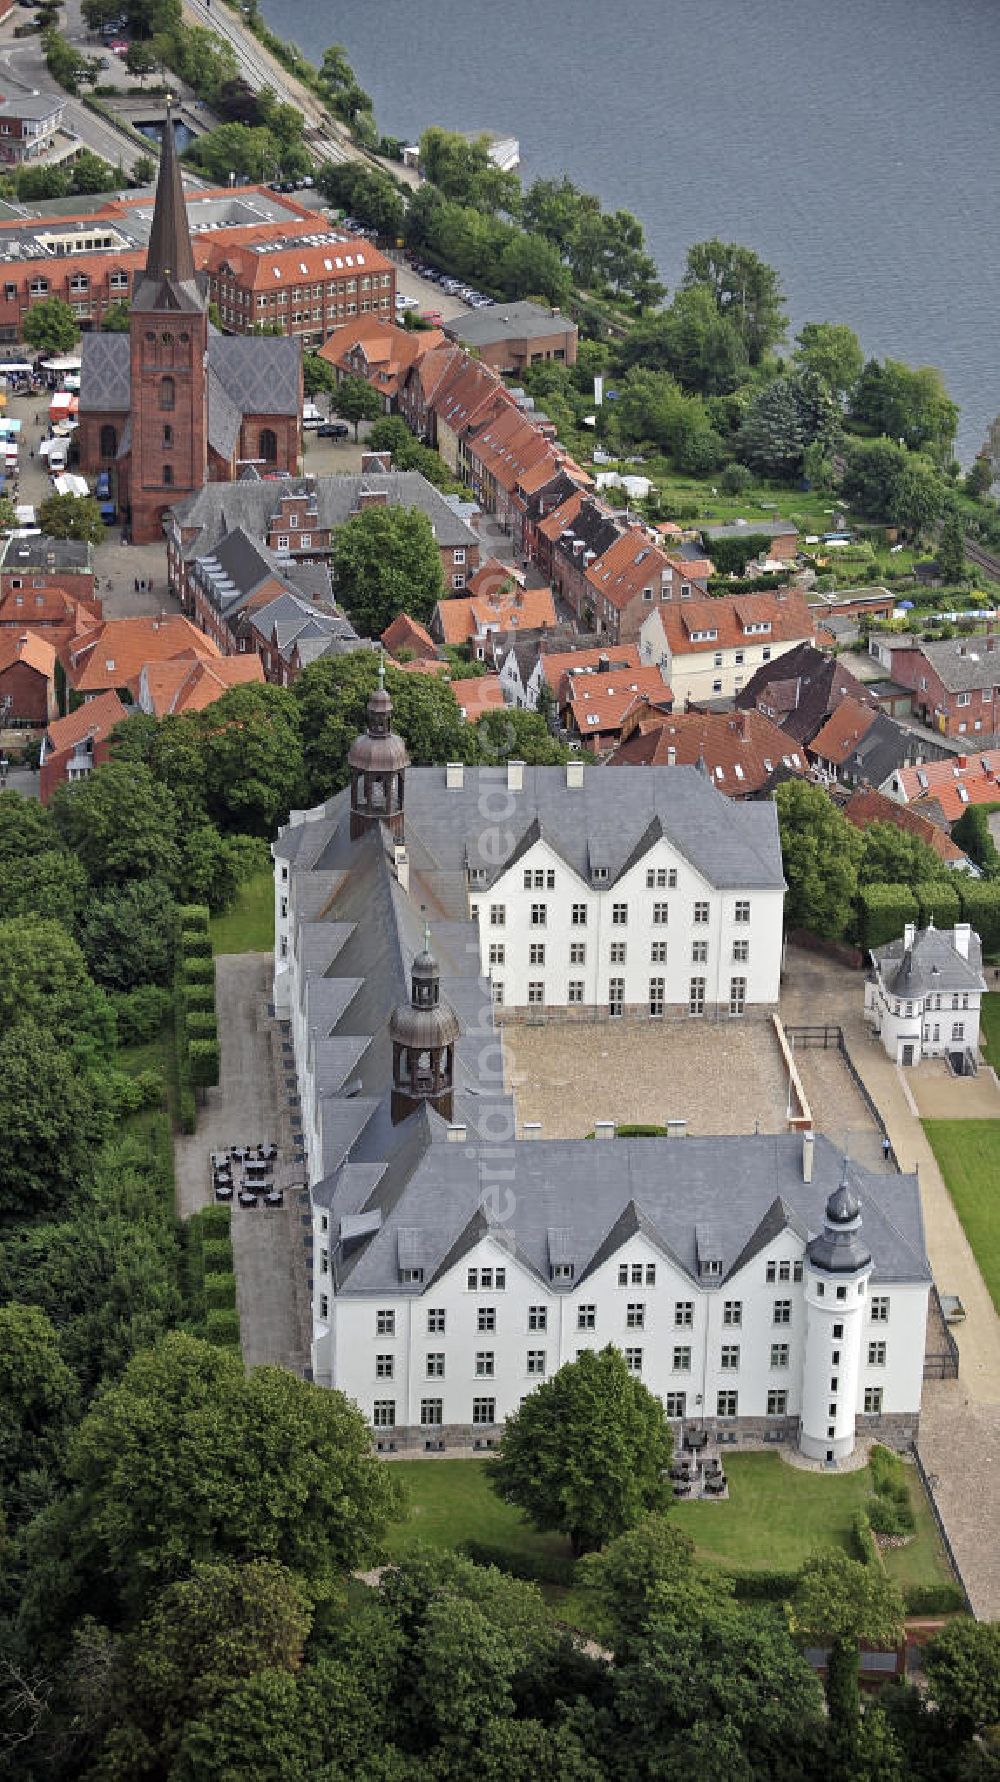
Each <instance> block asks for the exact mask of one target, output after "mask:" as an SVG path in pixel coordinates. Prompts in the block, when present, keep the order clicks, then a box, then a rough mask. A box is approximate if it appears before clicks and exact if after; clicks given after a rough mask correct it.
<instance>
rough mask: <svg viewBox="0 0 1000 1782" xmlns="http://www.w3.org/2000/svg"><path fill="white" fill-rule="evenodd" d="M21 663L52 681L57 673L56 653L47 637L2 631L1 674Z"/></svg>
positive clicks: (0, 635)
mask: <svg viewBox="0 0 1000 1782" xmlns="http://www.w3.org/2000/svg"><path fill="white" fill-rule="evenodd" d="M15 662H21V663H23V664H24V666H25V667H26V668H33V669H34V670H35V673H36V674H40V675H42V676H44V678H45V680H47V681H50V680H51V679H52V677H53V675H54V674H55V671H56V652H55V648H54V646H53V645H52V644H51V643H50V642H49V640H48V638H47V637H42V636H40V634H39V633H38V632H37V631H20V632H19V631H0V674H5V673H6V671H7V669H8V668H13V666H14V664H15Z"/></svg>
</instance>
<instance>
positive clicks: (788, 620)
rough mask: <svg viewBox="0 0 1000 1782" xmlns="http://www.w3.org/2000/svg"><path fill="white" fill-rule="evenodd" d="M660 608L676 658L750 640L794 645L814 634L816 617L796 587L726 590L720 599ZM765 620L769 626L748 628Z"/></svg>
mask: <svg viewBox="0 0 1000 1782" xmlns="http://www.w3.org/2000/svg"><path fill="white" fill-rule="evenodd" d="M658 610H659V614H660V618H661V620H662V623H663V629H664V631H665V633H666V637H667V642H668V644H669V646H670V650H671V654H672V655H675V656H689V655H692V654H699V653H702V652H704V651H705V650H725V649H734V648H735V649H738V648H739V647H740V646H741V645H742V644H744V643H746V641H747V639H748V638H750V639H752V641H753V642H754V643H793V642H796V641H798V640H800V639H808V638H811V637H812V633H813V620H812V615H811V613H810V611H809V607H808V606H807V604H806V598H805V595H804V594H803V593H802V592H801V591H800V590H799V589H798V588H784V589H776V590H775V591H774V592H773V593H771V592H769V593H766V594H727V595H722V596H720V597H719V598H718V599H716V600H712V599H709V600H684V601H680V600H670V601H663V602H661V604H660V606H659V609H658ZM761 624H766V625H767V626H768V627H769V629H768V630H767V631H748V630H747V626H749V625H761ZM695 633H700V634H701V635H700V636H695V635H694V634H695Z"/></svg>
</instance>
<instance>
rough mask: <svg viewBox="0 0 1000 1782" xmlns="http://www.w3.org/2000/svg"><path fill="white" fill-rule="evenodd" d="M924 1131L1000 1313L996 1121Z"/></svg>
mask: <svg viewBox="0 0 1000 1782" xmlns="http://www.w3.org/2000/svg"><path fill="white" fill-rule="evenodd" d="M989 1000H992V1001H994V1002H996V1000H997V999H996V998H995V997H994V998H991V999H989ZM994 1032H996V1028H994ZM924 1131H925V1132H926V1134H927V1138H928V1140H929V1142H930V1146H931V1149H932V1151H933V1152H934V1155H935V1157H936V1158H937V1160H938V1164H939V1166H940V1169H941V1174H942V1175H943V1176H944V1179H945V1181H946V1183H947V1184H948V1192H949V1193H950V1195H951V1198H952V1200H953V1201H954V1202H955V1207H956V1209H957V1212H958V1216H959V1218H960V1219H961V1221H962V1224H963V1226H964V1227H965V1235H966V1237H967V1238H968V1240H969V1242H970V1244H971V1245H972V1248H973V1250H974V1251H975V1253H976V1261H977V1262H978V1264H979V1267H980V1269H981V1270H982V1274H983V1279H984V1281H985V1282H986V1285H987V1287H988V1288H989V1290H990V1293H991V1294H992V1295H993V1304H994V1305H995V1306H996V1309H997V1311H998V1312H1000V1206H998V1199H997V1193H998V1189H1000V1120H925V1121H924Z"/></svg>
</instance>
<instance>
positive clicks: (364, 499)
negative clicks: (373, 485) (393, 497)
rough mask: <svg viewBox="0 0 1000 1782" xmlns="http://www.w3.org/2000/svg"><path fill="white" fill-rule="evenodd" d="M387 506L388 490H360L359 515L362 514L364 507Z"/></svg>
mask: <svg viewBox="0 0 1000 1782" xmlns="http://www.w3.org/2000/svg"><path fill="white" fill-rule="evenodd" d="M388 505H389V491H388V489H362V490H361V493H360V494H359V496H358V513H359V514H360V513H363V512H364V510H365V508H366V507H388Z"/></svg>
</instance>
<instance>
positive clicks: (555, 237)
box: [521, 174, 601, 259]
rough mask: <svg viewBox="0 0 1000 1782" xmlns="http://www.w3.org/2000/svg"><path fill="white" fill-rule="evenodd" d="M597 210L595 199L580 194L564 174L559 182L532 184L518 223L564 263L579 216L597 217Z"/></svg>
mask: <svg viewBox="0 0 1000 1782" xmlns="http://www.w3.org/2000/svg"><path fill="white" fill-rule="evenodd" d="M600 208H601V202H600V199H599V198H595V197H594V196H593V194H592V193H590V192H581V191H580V189H579V187H578V186H575V185H574V184H573V182H572V180H570V179H567V178H566V176H565V174H564V175H563V176H562V178H560V179H536V180H533V181H532V183H531V185H530V186H529V187H528V190H527V191H526V192H525V194H524V197H523V199H522V202H521V219H522V221H523V223H524V226H525V228H526V229H531V230H533V231H534V233H535V234H536V235H544V236H545V237H546V239H547V240H548V241H552V242H554V243H555V245H556V247H557V248H558V249H559V252H560V253H561V254H562V256H563V258H564V259H568V258H569V257H570V252H571V246H572V241H573V236H574V235H575V233H576V230H577V227H578V225H579V221H580V217H581V215H582V214H583V213H584V212H588V213H589V214H590V215H592V216H593V215H597V214H598V213H599V212H600Z"/></svg>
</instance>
